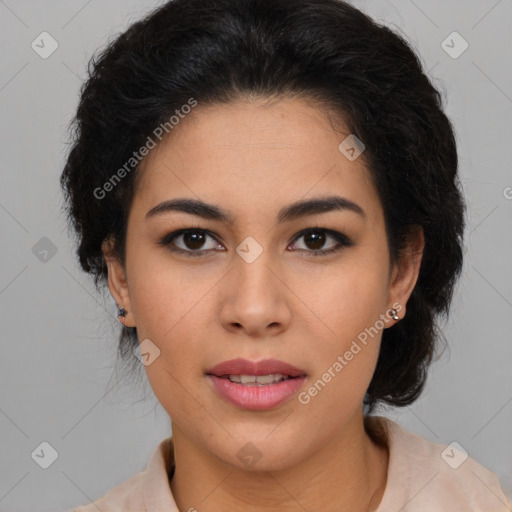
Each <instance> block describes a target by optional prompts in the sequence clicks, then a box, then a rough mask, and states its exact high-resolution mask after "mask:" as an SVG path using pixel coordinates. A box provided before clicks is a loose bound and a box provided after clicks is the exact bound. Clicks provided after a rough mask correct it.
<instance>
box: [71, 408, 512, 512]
mask: <svg viewBox="0 0 512 512" xmlns="http://www.w3.org/2000/svg"><path fill="white" fill-rule="evenodd" d="M369 425H370V427H371V429H372V430H371V431H372V432H375V433H376V435H377V436H380V437H381V438H382V436H383V435H384V436H385V440H386V443H387V445H388V449H389V454H390V456H389V465H388V477H387V484H386V489H385V491H384V495H383V497H382V500H381V503H380V505H379V508H378V509H377V512H398V511H400V512H477V511H478V512H511V510H512V509H511V507H510V503H509V501H508V500H507V498H506V496H505V494H504V493H503V491H502V489H501V487H500V483H499V481H498V478H497V476H496V475H495V474H494V473H493V472H491V471H489V470H488V469H486V468H485V467H484V466H482V465H481V464H479V463H478V462H476V461H475V460H474V459H473V458H471V457H467V458H465V457H466V455H465V454H464V453H463V452H462V451H460V450H458V448H457V447H456V446H453V444H452V445H449V446H447V445H441V444H437V443H433V442H431V441H428V440H426V439H424V438H423V437H421V436H419V435H417V434H413V433H411V432H408V431H405V430H403V429H402V428H401V427H400V426H399V425H398V424H397V423H395V422H394V421H392V420H390V419H389V418H385V417H382V416H373V417H371V418H370V423H369ZM379 432H380V434H379ZM462 461H463V462H462ZM173 467H174V447H173V441H172V437H169V438H167V439H164V440H163V441H162V442H161V443H160V444H159V445H158V447H157V448H156V449H155V451H154V452H153V454H152V455H151V458H150V459H149V463H148V465H147V468H146V469H145V470H144V471H142V472H140V473H137V474H135V475H134V476H132V477H131V478H130V479H128V480H126V481H125V482H124V483H122V484H121V485H118V486H117V487H114V488H113V489H111V490H110V491H109V492H108V493H107V494H106V495H105V496H104V497H103V498H100V499H99V500H97V501H95V502H94V503H92V504H89V505H85V506H82V507H78V508H74V509H73V510H72V511H71V512H98V510H101V512H179V509H178V507H177V506H176V502H175V501H174V498H173V496H172V492H171V488H170V486H169V478H168V475H170V474H172V471H173ZM182 512H186V511H182Z"/></svg>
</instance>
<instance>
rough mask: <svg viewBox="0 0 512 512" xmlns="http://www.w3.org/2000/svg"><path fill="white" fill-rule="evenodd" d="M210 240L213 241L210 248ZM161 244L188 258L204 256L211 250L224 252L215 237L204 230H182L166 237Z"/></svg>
mask: <svg viewBox="0 0 512 512" xmlns="http://www.w3.org/2000/svg"><path fill="white" fill-rule="evenodd" d="M208 239H211V240H212V242H210V247H208V244H207V241H208ZM159 244H160V245H163V246H164V247H167V248H168V249H169V250H170V251H173V252H178V253H182V254H186V255H187V256H204V255H205V253H208V252H210V251H211V250H216V249H217V250H223V248H222V246H221V245H220V244H219V243H218V242H217V240H216V239H215V238H214V237H213V235H211V234H210V233H209V232H208V231H206V230H204V229H180V230H178V231H175V232H173V233H170V234H168V235H166V236H165V237H164V238H163V239H162V240H160V242H159ZM219 248H220V249H219Z"/></svg>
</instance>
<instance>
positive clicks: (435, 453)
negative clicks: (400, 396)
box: [368, 416, 511, 512]
mask: <svg viewBox="0 0 512 512" xmlns="http://www.w3.org/2000/svg"><path fill="white" fill-rule="evenodd" d="M368 424H369V425H370V426H369V428H370V431H372V432H375V433H376V435H377V436H379V433H380V437H381V438H382V436H384V439H386V444H387V445H388V450H389V464H388V481H387V485H386V489H385V491H384V495H383V498H382V501H381V504H380V506H379V508H378V509H377V512H387V511H388V510H389V511H391V510H393V511H396V510H401V511H402V512H423V511H425V512H426V511H428V512H433V511H439V512H441V511H443V512H444V511H446V512H458V511H460V512H470V511H475V512H476V511H479V512H482V511H485V512H510V511H511V508H510V503H509V502H508V500H507V498H506V496H505V494H504V493H503V490H502V489H501V486H500V482H499V480H498V477H497V475H496V474H495V473H493V472H492V471H490V470H488V469H487V468H486V467H484V466H483V465H482V464H480V463H478V462H477V461H476V460H475V459H473V458H472V457H470V456H469V454H468V453H467V452H466V451H465V450H464V448H463V447H462V446H460V445H459V444H457V443H450V444H440V443H435V442H432V441H429V440H427V439H425V438H423V437H421V436H419V435H417V434H414V433H412V432H408V431H406V430H404V429H402V428H401V427H400V426H399V425H398V424H397V423H395V422H394V421H392V420H390V419H389V418H384V417H381V416H376V417H373V418H371V420H370V421H369V423H368Z"/></svg>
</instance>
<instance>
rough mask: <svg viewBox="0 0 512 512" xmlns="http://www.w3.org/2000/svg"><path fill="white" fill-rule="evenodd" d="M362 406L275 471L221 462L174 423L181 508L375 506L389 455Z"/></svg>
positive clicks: (211, 511)
mask: <svg viewBox="0 0 512 512" xmlns="http://www.w3.org/2000/svg"><path fill="white" fill-rule="evenodd" d="M363 419H364V418H363V415H362V411H361V412H360V414H356V415H355V416H354V417H353V418H351V419H350V420H349V422H348V423H347V424H346V425H345V426H344V428H343V429H341V430H340V431H339V432H338V433H336V435H335V436H333V437H332V438H331V439H329V440H328V441H327V442H326V443H325V444H323V446H322V447H321V448H320V449H319V450H318V451H316V452H315V453H314V454H313V455H312V456H311V457H308V458H306V459H304V460H302V461H301V462H300V463H298V464H296V465H294V466H293V467H288V468H286V469H281V470H279V471H247V470H244V469H240V468H238V467H234V466H232V465H230V464H227V463H224V462H223V461H221V460H220V459H219V458H217V457H215V456H214V455H212V454H211V453H210V452H208V451H207V450H205V449H204V447H202V446H199V445H198V444H197V443H194V442H193V441H192V440H191V439H190V438H188V437H187V436H186V435H185V433H184V432H183V431H181V430H180V429H179V428H178V427H177V426H176V425H174V424H173V425H172V430H173V440H174V453H175V461H176V469H175V472H174V476H173V478H172V480H171V483H170V486H171V490H172V493H173V496H174V499H175V501H176V504H177V505H178V508H179V509H180V510H181V511H189V510H192V511H193V510H194V509H197V510H200V511H201V512H221V511H225V510H244V509H247V510H251V512H259V511H264V510H265V511H268V510H269V509H275V510H277V509H278V508H279V510H280V511H283V512H287V511H292V510H293V511H296V510H301V509H302V510H323V511H324V512H331V511H332V512H334V511H339V510H351V511H353V512H359V511H360V512H368V511H374V510H376V509H377V507H378V505H379V503H380V501H381V499H382V495H383V493H384V488H385V485H386V479H387V467H388V460H389V454H388V450H387V448H386V447H385V446H379V445H377V444H376V443H375V442H374V441H373V440H372V439H371V438H370V437H369V436H368V434H367V433H366V431H365V429H364V424H363Z"/></svg>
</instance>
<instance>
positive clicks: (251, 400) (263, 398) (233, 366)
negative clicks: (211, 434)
mask: <svg viewBox="0 0 512 512" xmlns="http://www.w3.org/2000/svg"><path fill="white" fill-rule="evenodd" d="M206 373H207V376H208V378H209V380H210V381H211V382H212V384H213V387H214V389H215V390H216V391H217V393H219V395H220V396H221V397H223V398H224V399H226V400H228V401H229V402H231V403H232V404H234V405H237V406H238V407H242V408H243V409H251V410H264V409H271V408H272V407H276V406H278V405H280V404H282V403H283V402H285V401H286V400H288V399H289V398H290V397H292V396H293V395H294V394H295V393H296V392H297V391H298V390H299V388H300V387H301V386H302V384H303V382H304V380H305V379H306V372H304V371H303V370H300V369H299V368H296V367H295V366H292V365H290V364H288V363H285V362H284V361H279V360H277V359H265V360H263V361H258V362H253V361H249V360H247V359H232V360H230V361H224V362H223V363H220V364H218V365H216V366H214V367H213V368H212V369H211V370H209V371H207V372H206ZM271 373H281V374H283V375H289V376H290V377H293V378H290V379H287V380H284V381H281V382H278V383H274V384H265V385H262V386H259V385H244V384H240V383H238V382H231V381H230V380H229V379H227V378H222V376H223V375H224V376H225V375H268V374H271Z"/></svg>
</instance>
